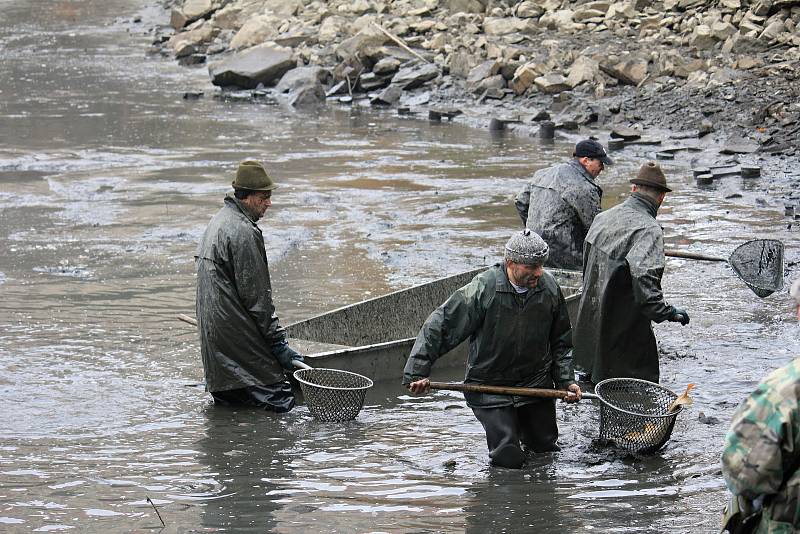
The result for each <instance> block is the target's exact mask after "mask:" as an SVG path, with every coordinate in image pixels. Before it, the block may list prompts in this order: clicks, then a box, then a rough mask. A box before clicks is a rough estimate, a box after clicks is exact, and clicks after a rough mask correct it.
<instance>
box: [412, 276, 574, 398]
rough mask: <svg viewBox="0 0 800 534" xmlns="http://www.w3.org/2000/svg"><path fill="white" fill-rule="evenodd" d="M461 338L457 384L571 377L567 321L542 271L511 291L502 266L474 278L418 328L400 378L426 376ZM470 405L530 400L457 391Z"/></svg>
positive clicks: (560, 381) (542, 383)
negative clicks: (462, 366)
mask: <svg viewBox="0 0 800 534" xmlns="http://www.w3.org/2000/svg"><path fill="white" fill-rule="evenodd" d="M466 339H469V357H468V360H467V372H466V377H465V378H464V382H467V383H474V384H489V385H497V386H523V387H544V388H552V387H554V386H558V387H560V388H566V387H567V386H568V385H569V384H572V383H573V382H574V375H573V371H572V354H571V352H570V323H569V315H568V314H567V306H566V303H565V302H564V296H563V295H562V293H561V288H560V287H559V286H558V284H557V283H556V280H555V278H553V275H551V274H550V273H548V272H547V271H545V273H544V274H543V275H542V277H541V278H540V279H539V283H538V284H537V285H536V287H535V288H533V289H529V290H528V292H527V294H526V295H518V294H517V293H516V291H515V290H514V287H513V286H512V285H511V282H509V280H508V275H507V274H506V269H505V265H504V264H497V265H495V266H493V267H491V268H489V269H487V270H486V271H484V272H483V273H481V274H479V275H477V276H476V277H475V278H473V279H472V281H471V282H470V283H469V284H467V285H466V286H464V287H462V288H461V289H459V290H457V291H456V292H455V293H453V295H452V296H451V297H450V298H449V299H447V301H446V302H445V303H444V304H442V305H441V306H439V307H438V308H437V309H436V310H434V312H433V313H432V314H431V315H430V317H428V319H427V320H426V321H425V324H424V325H422V329H421V330H420V332H419V335H418V336H417V340H416V342H415V343H414V347H413V348H412V349H411V355H410V356H409V358H408V361H407V362H406V366H405V370H404V373H403V383H404V384H406V385H407V384H409V383H411V382H412V381H414V380H418V379H420V378H424V377H427V376H429V375H430V371H431V366H432V365H433V363H434V362H435V361H436V360H437V359H438V358H439V357H440V356H443V355H444V354H447V353H448V352H450V351H451V350H453V349H454V348H455V347H456V346H458V345H459V344H460V343H461V342H462V341H464V340H466ZM464 397H465V398H466V400H467V404H468V405H469V406H470V407H474V408H498V407H503V406H521V405H524V404H528V403H531V402H536V401H537V400H538V399H534V398H530V397H510V396H507V395H489V394H482V393H472V392H465V393H464Z"/></svg>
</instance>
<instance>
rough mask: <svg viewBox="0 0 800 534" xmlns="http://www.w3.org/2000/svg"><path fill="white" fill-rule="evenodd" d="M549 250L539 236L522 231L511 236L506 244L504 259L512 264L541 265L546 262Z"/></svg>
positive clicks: (529, 231) (527, 230)
mask: <svg viewBox="0 0 800 534" xmlns="http://www.w3.org/2000/svg"><path fill="white" fill-rule="evenodd" d="M549 252H550V249H549V247H548V246H547V243H545V242H544V239H542V238H541V237H540V236H539V234H537V233H536V232H533V231H531V230H529V229H528V228H526V229H524V230H523V231H521V232H517V233H515V234H514V235H512V236H511V239H509V240H508V243H506V254H505V259H507V260H510V261H513V262H514V263H527V264H528V265H541V264H543V263H544V262H546V261H547V255H548V254H549Z"/></svg>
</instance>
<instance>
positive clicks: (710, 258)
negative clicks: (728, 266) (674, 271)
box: [664, 250, 728, 263]
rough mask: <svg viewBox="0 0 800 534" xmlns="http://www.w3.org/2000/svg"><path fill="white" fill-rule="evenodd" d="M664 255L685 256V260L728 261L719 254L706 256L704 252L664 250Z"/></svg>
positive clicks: (671, 256) (672, 256)
mask: <svg viewBox="0 0 800 534" xmlns="http://www.w3.org/2000/svg"><path fill="white" fill-rule="evenodd" d="M664 255H665V256H669V257H670V258H685V259H687V260H700V261H724V262H726V263H727V262H728V260H726V259H725V258H720V257H719V256H706V255H705V254H694V253H693V252H683V251H682V250H665V251H664Z"/></svg>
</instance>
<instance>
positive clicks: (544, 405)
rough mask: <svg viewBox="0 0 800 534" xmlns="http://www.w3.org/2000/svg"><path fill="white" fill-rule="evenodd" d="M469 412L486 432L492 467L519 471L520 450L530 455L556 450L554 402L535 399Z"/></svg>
mask: <svg viewBox="0 0 800 534" xmlns="http://www.w3.org/2000/svg"><path fill="white" fill-rule="evenodd" d="M472 412H473V413H474V414H475V417H477V418H478V421H480V423H481V425H483V429H484V430H485V431H486V445H487V446H488V447H489V457H490V458H491V461H492V464H493V465H498V466H500V467H510V468H519V467H522V464H523V463H524V461H525V454H524V453H523V450H522V447H524V448H525V449H527V450H530V451H532V452H550V451H557V450H559V447H558V445H556V441H557V440H558V424H557V423H556V401H555V399H539V400H536V401H534V402H532V403H530V404H525V405H523V406H504V407H501V408H472ZM520 444H521V445H522V447H521V446H520Z"/></svg>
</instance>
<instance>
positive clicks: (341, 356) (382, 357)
mask: <svg viewBox="0 0 800 534" xmlns="http://www.w3.org/2000/svg"><path fill="white" fill-rule="evenodd" d="M485 269H486V268H485V267H482V268H479V269H473V270H470V271H466V272H463V273H459V274H456V275H452V276H448V277H445V278H440V279H438V280H434V281H432V282H427V283H424V284H419V285H416V286H413V287H410V288H408V289H403V290H400V291H396V292H394V293H389V294H387V295H383V296H380V297H375V298H372V299H368V300H364V301H362V302H357V303H354V304H350V305H348V306H344V307H342V308H339V309H336V310H332V311H329V312H326V313H323V314H321V315H317V316H315V317H311V318H310V319H306V320H303V321H299V322H296V323H294V324H291V325H289V326H287V327H286V331H287V334H288V337H289V344H290V345H292V347H294V348H295V350H297V351H298V352H300V353H301V354H305V355H307V358H306V361H307V363H308V364H309V365H311V366H312V367H327V368H331V369H342V370H345V371H351V372H353V373H358V374H361V375H364V376H368V377H370V378H371V379H372V380H374V381H397V382H399V381H401V380H402V376H403V367H404V366H405V363H406V359H407V358H408V355H409V353H410V352H411V347H412V346H413V344H414V340H415V339H416V337H417V333H418V332H419V329H420V328H421V327H422V324H423V323H424V322H425V319H427V318H428V316H429V315H430V314H431V312H433V310H435V309H436V308H437V307H438V306H439V305H441V304H442V303H443V302H444V301H445V300H447V298H448V297H449V296H450V295H452V294H453V292H454V291H455V290H457V289H458V288H460V287H463V286H464V285H466V284H467V283H469V281H470V280H472V279H473V278H474V277H475V276H476V275H477V274H479V273H481V272H483V271H484V270H485ZM548 271H549V272H550V273H552V274H553V275H554V276H555V277H556V279H557V280H558V282H559V285H561V288H562V291H563V292H564V296H565V298H566V301H567V310H568V311H569V316H570V321H571V322H572V323H573V324H574V321H575V317H576V316H577V311H578V301H579V300H580V284H581V273H580V272H576V271H562V270H554V269H548ZM466 357H467V343H466V342H465V343H462V344H461V345H459V346H458V347H457V348H455V349H454V350H452V351H450V352H449V353H448V354H446V355H445V356H443V357H441V358H440V359H439V360H437V362H436V368H437V369H445V368H452V367H461V368H464V367H465V364H466Z"/></svg>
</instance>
